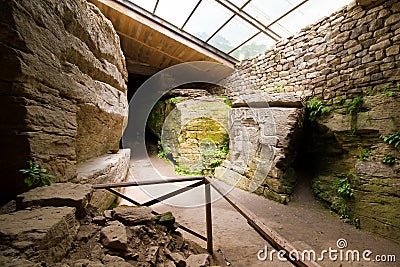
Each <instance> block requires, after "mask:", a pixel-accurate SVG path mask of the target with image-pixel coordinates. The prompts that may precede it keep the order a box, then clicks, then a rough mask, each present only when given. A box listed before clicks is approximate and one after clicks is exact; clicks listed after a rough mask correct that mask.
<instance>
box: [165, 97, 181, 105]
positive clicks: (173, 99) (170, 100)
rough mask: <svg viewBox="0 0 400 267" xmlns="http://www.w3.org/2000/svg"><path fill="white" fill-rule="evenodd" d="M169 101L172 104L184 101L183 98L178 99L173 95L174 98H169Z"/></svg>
mask: <svg viewBox="0 0 400 267" xmlns="http://www.w3.org/2000/svg"><path fill="white" fill-rule="evenodd" d="M168 101H169V103H171V104H178V103H180V102H182V99H178V98H176V97H173V98H170V99H168Z"/></svg>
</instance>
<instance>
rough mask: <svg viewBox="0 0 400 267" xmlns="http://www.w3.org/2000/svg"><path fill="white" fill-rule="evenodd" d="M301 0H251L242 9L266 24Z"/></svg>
mask: <svg viewBox="0 0 400 267" xmlns="http://www.w3.org/2000/svg"><path fill="white" fill-rule="evenodd" d="M301 1H302V0H290V1H289V0H253V1H251V2H250V3H249V4H248V5H247V6H246V7H245V8H244V9H243V10H244V11H246V12H247V13H249V14H250V15H251V16H253V17H254V18H255V19H257V20H258V21H260V22H261V23H263V24H264V25H268V24H270V23H271V22H272V21H274V20H276V19H277V18H279V17H280V16H282V15H283V14H285V13H286V12H287V11H289V10H291V9H292V8H293V7H295V6H296V5H298V4H299V3H300V2H301ZM321 2H325V1H321Z"/></svg>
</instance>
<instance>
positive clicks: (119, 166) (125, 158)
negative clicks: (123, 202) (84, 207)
mask: <svg viewBox="0 0 400 267" xmlns="http://www.w3.org/2000/svg"><path fill="white" fill-rule="evenodd" d="M129 166H130V149H120V150H119V151H118V152H117V153H113V154H106V155H102V156H100V157H96V158H92V159H89V160H87V161H85V162H82V163H80V164H78V170H77V172H78V175H77V178H76V179H74V180H73V181H74V182H78V183H82V184H110V183H119V182H124V181H125V178H126V176H127V174H128V169H129ZM117 190H118V189H117ZM115 199H116V196H115V195H114V194H112V193H110V192H108V191H107V190H105V189H97V190H94V191H93V194H92V197H91V199H90V205H91V206H93V207H95V208H96V209H97V210H98V211H103V210H106V209H107V208H108V207H110V206H111V204H112V203H113V202H114V201H115Z"/></svg>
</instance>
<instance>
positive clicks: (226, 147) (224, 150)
mask: <svg viewBox="0 0 400 267" xmlns="http://www.w3.org/2000/svg"><path fill="white" fill-rule="evenodd" d="M221 152H222V153H224V154H228V152H229V137H226V138H225V139H224V142H222V145H221Z"/></svg>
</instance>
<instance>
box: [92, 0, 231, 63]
mask: <svg viewBox="0 0 400 267" xmlns="http://www.w3.org/2000/svg"><path fill="white" fill-rule="evenodd" d="M90 1H91V2H92V3H93V4H95V5H96V6H97V7H99V8H100V9H101V10H102V9H104V7H105V6H106V7H109V8H112V9H113V10H115V11H117V12H119V13H120V14H121V15H125V16H128V17H129V18H130V19H131V20H134V21H136V22H138V23H140V24H143V25H145V26H147V27H149V28H150V29H152V30H153V31H156V32H158V33H161V34H162V35H164V36H165V38H170V39H172V40H175V41H177V42H179V43H181V44H183V45H185V46H186V47H187V48H189V49H193V50H196V51H198V52H199V53H201V54H203V55H205V56H206V57H207V58H208V60H209V61H216V62H219V63H221V64H223V65H226V66H228V67H230V68H232V69H233V68H234V63H232V62H230V61H228V60H226V59H224V58H222V57H221V56H218V55H217V54H215V53H212V52H210V51H209V50H207V49H206V48H204V47H202V46H200V45H198V44H196V43H195V42H193V41H190V40H188V39H187V38H184V37H182V36H180V35H179V34H176V33H174V32H173V31H171V30H169V29H167V28H166V27H164V26H162V25H159V24H158V23H155V22H154V21H152V20H150V19H148V18H146V17H145V16H143V15H141V14H139V13H137V12H135V11H133V10H131V9H129V8H127V7H125V6H123V5H121V4H119V3H117V2H115V1H111V0H90ZM114 27H115V26H114ZM119 34H121V35H124V36H127V34H126V33H122V32H119ZM131 38H132V36H131Z"/></svg>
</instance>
